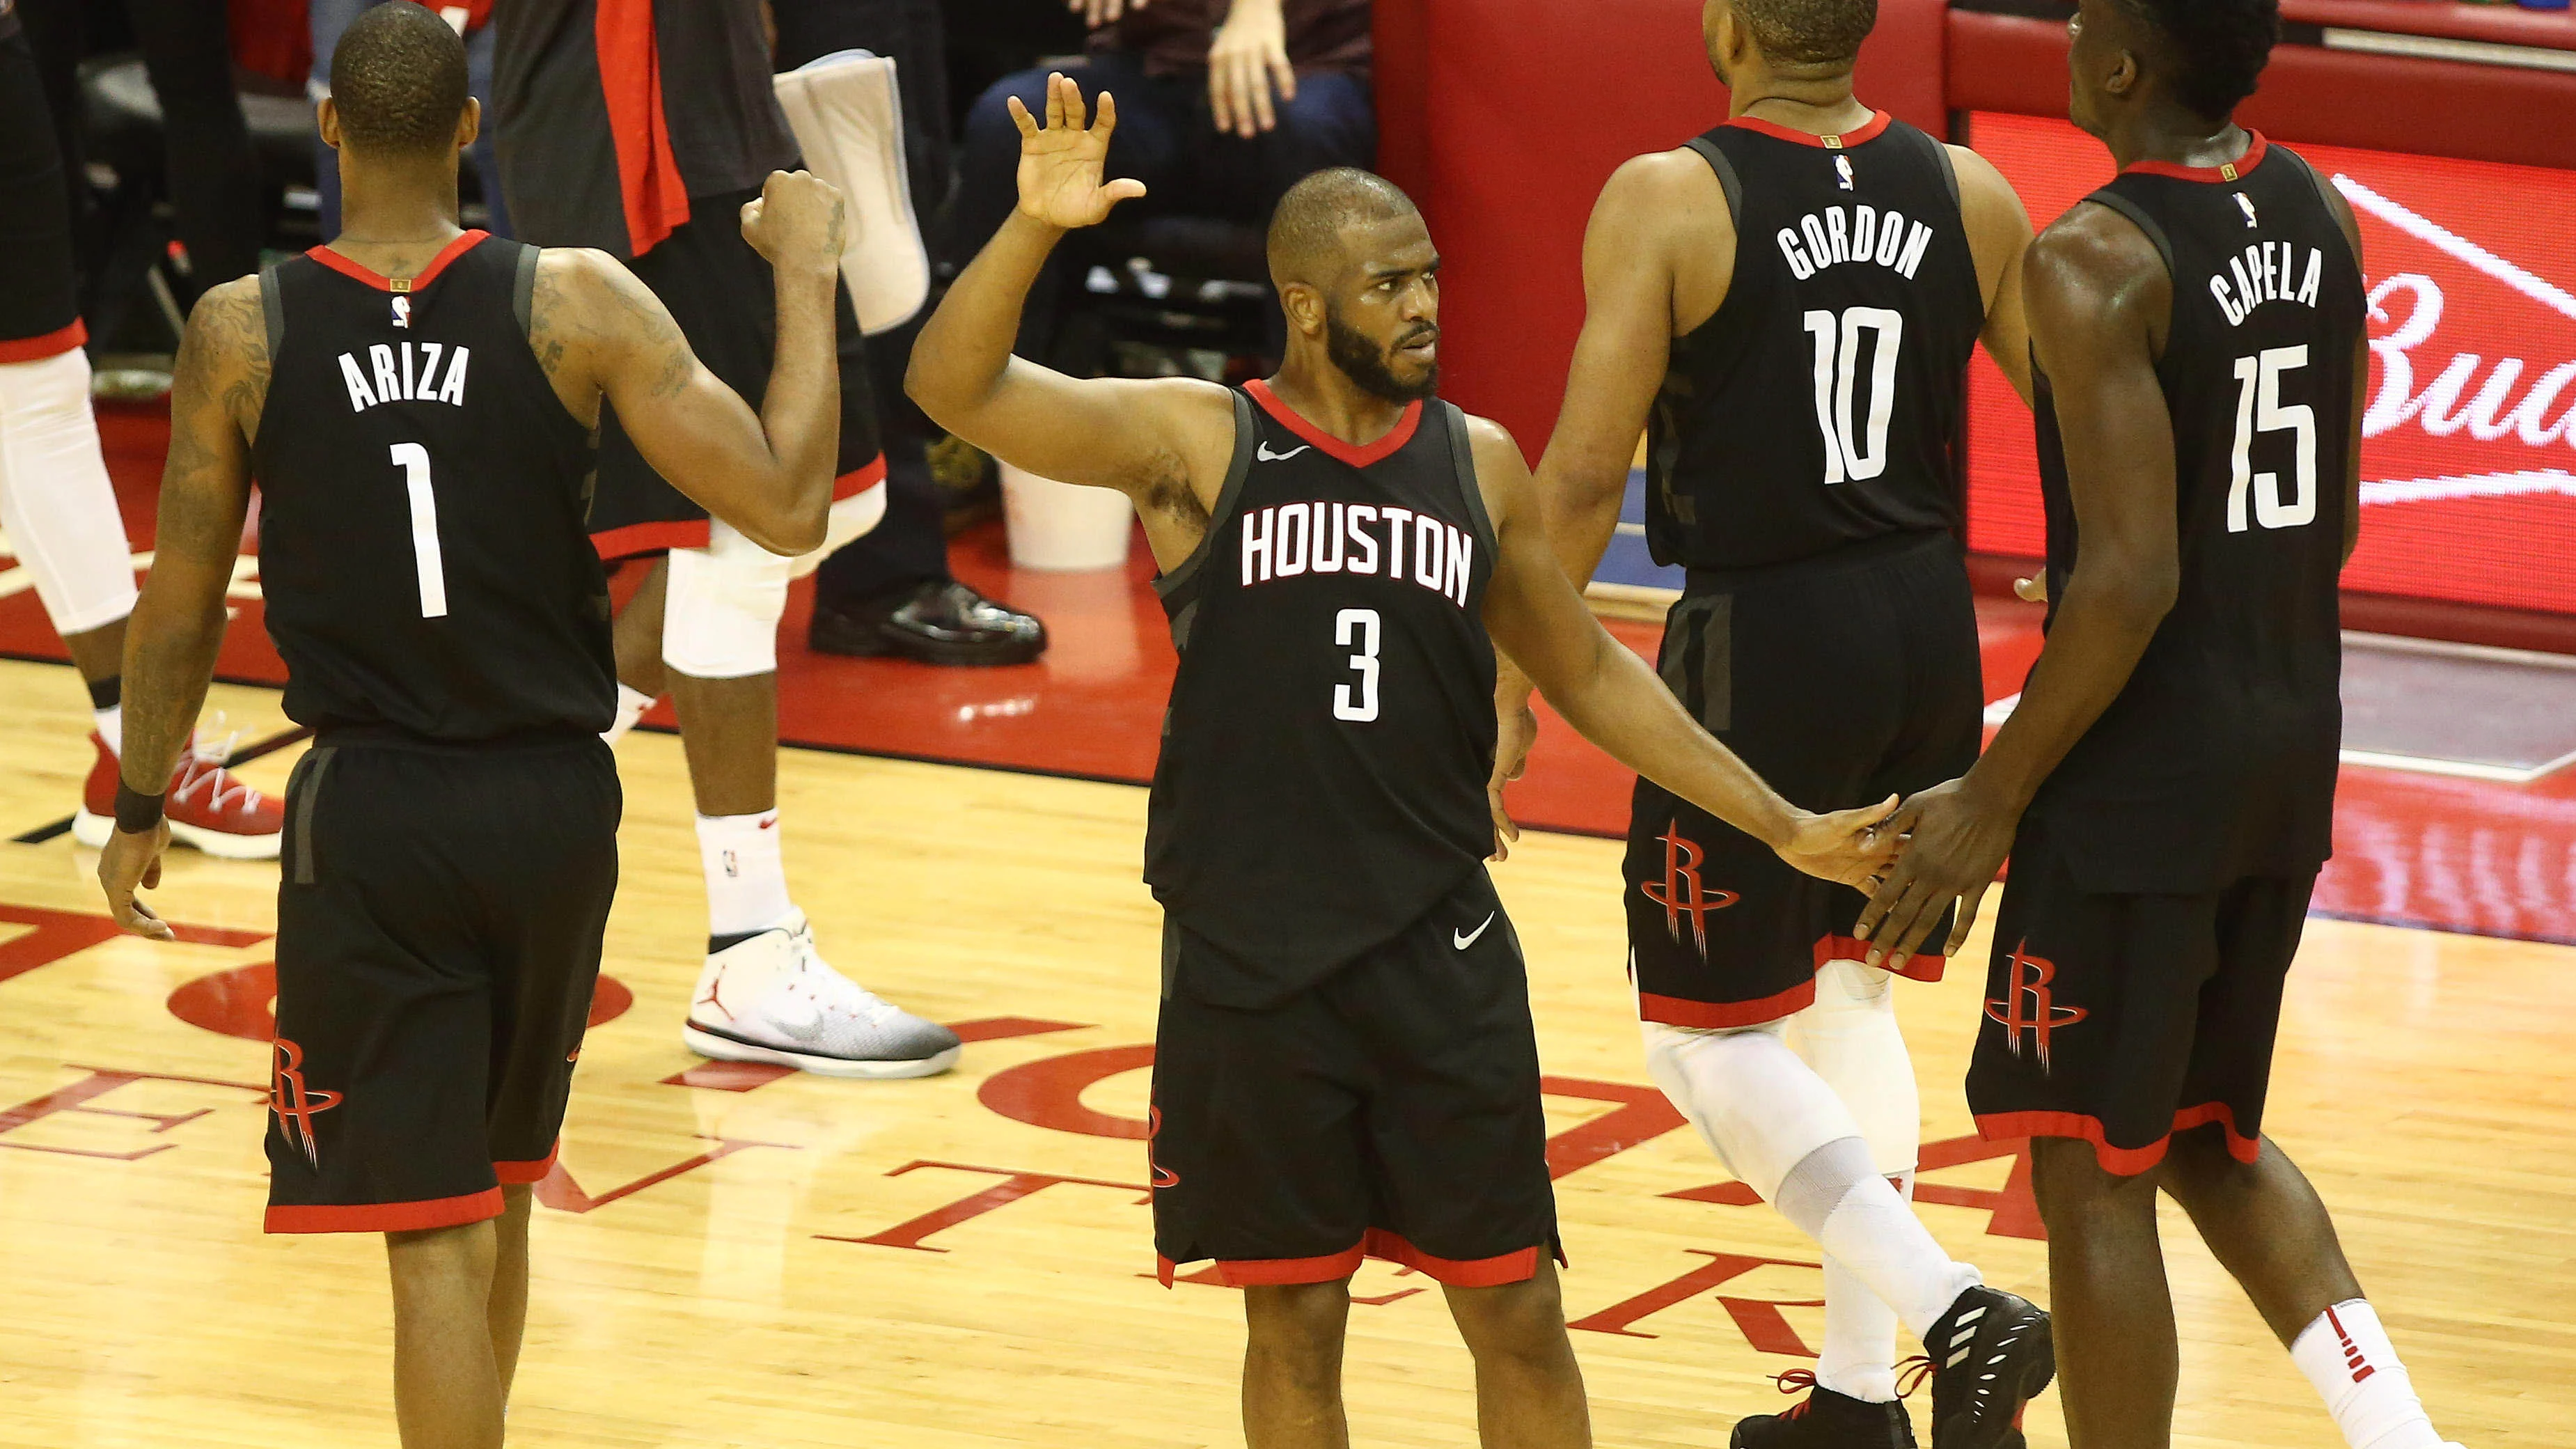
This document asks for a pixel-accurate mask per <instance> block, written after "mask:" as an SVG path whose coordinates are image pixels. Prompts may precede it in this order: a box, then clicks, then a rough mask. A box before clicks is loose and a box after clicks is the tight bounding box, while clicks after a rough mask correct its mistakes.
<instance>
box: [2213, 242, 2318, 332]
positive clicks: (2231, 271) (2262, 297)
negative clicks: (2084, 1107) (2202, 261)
mask: <svg viewBox="0 0 2576 1449" xmlns="http://www.w3.org/2000/svg"><path fill="white" fill-rule="evenodd" d="M2307 253H2308V265H2307V268H2306V280H2304V281H2302V282H2300V283H2299V284H2298V285H2297V286H2295V287H2293V286H2292V285H2291V283H2290V278H2292V277H2293V276H2297V275H2299V269H2298V267H2299V248H2298V247H2297V246H2295V245H2293V244H2292V243H2289V242H2256V243H2254V244H2253V245H2252V246H2249V247H2247V248H2246V249H2245V251H2244V254H2243V255H2241V256H2233V257H2229V258H2228V259H2227V270H2226V271H2225V272H2220V273H2216V274H2214V275H2213V276H2211V277H2210V279H2209V295H2211V296H2213V297H2215V298H2217V299H2218V310H2219V311H2221V312H2224V313H2226V314H2227V325H2228V326H2230V327H2242V326H2244V325H2245V319H2246V318H2248V317H2251V316H2253V315H2254V309H2255V308H2257V307H2260V306H2262V305H2263V304H2264V303H2266V302H2296V303H2298V304H2299V305H2300V306H2302V307H2313V306H2315V305H2317V292H2318V290H2319V289H2320V288H2321V287H2322V286H2323V285H2324V283H2325V276H2326V254H2325V253H2324V252H2322V251H2319V250H2318V249H2317V248H2315V247H2309V248H2308V249H2307Z"/></svg>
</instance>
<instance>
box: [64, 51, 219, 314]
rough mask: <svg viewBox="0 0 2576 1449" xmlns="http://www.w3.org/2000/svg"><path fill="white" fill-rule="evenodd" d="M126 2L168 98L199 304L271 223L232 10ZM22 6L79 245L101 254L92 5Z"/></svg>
mask: <svg viewBox="0 0 2576 1449" xmlns="http://www.w3.org/2000/svg"><path fill="white" fill-rule="evenodd" d="M124 8H125V11H126V14H127V16H128V17H129V18H130V19H131V20H132V22H133V29H134V42H135V45H136V47H137V48H138V49H140V50H141V51H142V53H143V67H144V72H145V74H147V75H148V76H150V77H151V80H152V90H153V93H154V94H155V95H157V96H158V97H159V98H160V102H161V139H162V145H163V147H164V149H165V152H166V155H167V158H168V159H167V162H166V164H165V166H164V168H163V179H164V184H165V185H166V186H167V187H168V188H169V195H170V203H171V206H172V208H173V209H174V210H175V211H176V212H177V213H178V222H179V226H178V231H179V241H180V244H181V245H183V246H185V247H186V248H187V251H188V264H189V271H188V275H187V278H186V281H187V285H188V288H189V295H188V296H187V297H186V298H185V299H184V300H186V301H188V302H191V303H193V302H194V301H195V294H196V293H201V292H203V291H204V290H205V289H206V288H208V287H211V286H214V285H215V284H216V283H218V282H229V281H231V280H232V279H233V278H235V277H239V276H245V275H247V274H249V273H251V272H253V271H256V270H258V269H259V248H260V242H261V241H262V240H263V239H264V238H265V237H266V235H267V232H268V205H267V201H266V199H265V198H264V197H263V196H262V195H261V193H260V183H259V165H258V161H257V159H256V158H255V157H254V156H253V155H252V152H251V144H250V128H249V126H248V124H247V123H245V122H244V121H243V119H242V110H241V99H240V97H238V96H236V95H235V94H234V93H233V71H232V39H231V34H230V30H229V27H228V17H227V15H226V12H225V8H224V6H223V5H222V4H220V3H218V0H125V6H124ZM18 10H19V13H20V14H21V15H22V16H23V17H24V19H25V22H26V34H27V39H28V41H29V43H30V44H32V45H33V46H34V47H35V51H36V57H37V64H38V68H39V72H40V74H41V76H42V79H43V83H44V88H45V103H46V105H47V107H48V108H49V109H51V110H52V112H53V118H54V134H55V135H56V136H57V137H58V138H59V139H60V141H61V144H62V147H63V152H64V157H63V159H64V162H65V165H64V168H63V170H64V177H65V182H66V184H67V185H68V186H69V188H70V201H71V207H72V219H73V221H72V225H73V235H74V237H75V238H76V239H77V240H78V243H79V245H78V247H77V249H76V254H77V255H79V256H82V257H95V256H97V255H99V253H100V250H101V247H100V245H99V236H98V230H97V223H96V219H95V218H94V217H93V216H92V215H91V210H92V208H91V205H90V194H89V184H88V166H87V164H86V160H85V157H84V155H83V150H82V145H81V134H82V127H81V93H80V83H79V79H78V74H77V69H76V68H77V67H78V65H79V63H80V61H81V60H82V59H83V58H84V56H85V55H86V54H87V53H88V51H89V49H90V46H89V31H90V16H89V15H88V13H87V11H88V6H87V4H86V0H21V3H20V5H19V6H18Z"/></svg>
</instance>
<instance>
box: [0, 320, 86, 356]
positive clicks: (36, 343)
mask: <svg viewBox="0 0 2576 1449" xmlns="http://www.w3.org/2000/svg"><path fill="white" fill-rule="evenodd" d="M88 341H89V324H88V323H86V322H83V321H82V320H81V319H79V318H78V317H74V318H73V319H72V320H71V325H70V326H68V327H57V328H55V329H54V330H53V331H51V332H47V333H44V334H42V335H40V336H36V337H12V338H10V339H9V340H8V341H6V342H0V364H7V363H12V362H41V361H43V360H44V359H46V358H48V357H60V356H62V355H63V354H64V353H66V352H69V351H71V350H72V349H73V348H75V347H79V346H81V345H83V344H85V343H87V342H88Z"/></svg>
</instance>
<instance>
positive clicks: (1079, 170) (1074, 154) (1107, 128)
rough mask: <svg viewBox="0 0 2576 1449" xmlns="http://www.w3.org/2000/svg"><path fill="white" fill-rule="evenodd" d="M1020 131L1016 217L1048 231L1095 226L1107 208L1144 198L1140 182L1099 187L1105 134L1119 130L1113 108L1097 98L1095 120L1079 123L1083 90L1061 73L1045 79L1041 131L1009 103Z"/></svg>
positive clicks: (1106, 98)
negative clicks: (1096, 116)
mask: <svg viewBox="0 0 2576 1449" xmlns="http://www.w3.org/2000/svg"><path fill="white" fill-rule="evenodd" d="M1010 106H1011V120H1012V122H1013V124H1015V125H1017V126H1018V127H1019V128H1020V212H1021V214H1022V215H1024V216H1027V217H1029V218H1031V219H1033V220H1036V221H1042V222H1045V223H1046V224H1047V225H1049V226H1052V227H1061V228H1063V229H1065V230H1068V231H1070V230H1072V229H1073V228H1075V227H1078V226H1096V225H1098V224H1099V223H1100V222H1101V220H1102V219H1103V218H1105V217H1107V216H1108V215H1109V208H1111V207H1113V206H1116V205H1117V204H1118V203H1120V202H1122V201H1127V200H1131V199H1133V198H1135V197H1139V196H1142V195H1144V194H1145V183H1144V182H1142V181H1135V180H1129V179H1125V178H1121V179H1119V180H1116V181H1112V182H1110V183H1108V184H1107V185H1105V186H1104V185H1102V184H1101V181H1100V168H1101V166H1102V165H1103V163H1105V162H1106V161H1107V160H1108V159H1109V135H1110V133H1111V132H1112V131H1115V130H1117V129H1118V103H1117V102H1116V101H1114V100H1112V99H1110V95H1109V92H1107V91H1102V92H1101V93H1100V117H1099V119H1098V120H1095V121H1093V122H1091V124H1090V125H1088V126H1086V125H1084V124H1083V105H1082V88H1081V87H1080V86H1077V85H1075V84H1074V83H1073V82H1072V81H1071V80H1069V79H1067V78H1066V77H1065V76H1064V75H1062V74H1061V73H1057V74H1050V75H1049V76H1048V77H1047V103H1046V126H1045V128H1044V129H1040V128H1039V126H1038V123H1037V120H1036V118H1034V117H1032V116H1031V115H1030V114H1029V108H1028V107H1026V106H1024V105H1021V104H1020V98H1019V97H1017V96H1013V97H1011V99H1010Z"/></svg>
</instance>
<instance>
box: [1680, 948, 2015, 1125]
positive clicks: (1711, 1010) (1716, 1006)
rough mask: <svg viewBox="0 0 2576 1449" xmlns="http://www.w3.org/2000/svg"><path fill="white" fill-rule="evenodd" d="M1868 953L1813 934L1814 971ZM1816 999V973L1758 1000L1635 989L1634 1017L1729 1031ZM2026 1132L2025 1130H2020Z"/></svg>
mask: <svg viewBox="0 0 2576 1449" xmlns="http://www.w3.org/2000/svg"><path fill="white" fill-rule="evenodd" d="M1868 957H1869V943H1868V942H1867V941H1855V940H1853V939H1852V938H1851V937H1849V936H1819V937H1817V938H1816V948H1815V960H1816V969H1817V970H1819V971H1822V970H1824V969H1825V963H1826V962H1828V961H1862V960H1866V959H1868ZM1948 964H1949V963H1948V961H1947V960H1946V959H1945V958H1943V957H1940V956H1932V955H1918V956H1916V957H1914V958H1913V959H1911V960H1909V961H1907V962H1906V963H1905V969H1904V970H1902V971H1899V972H1896V973H1894V974H1896V975H1899V976H1902V977H1904V978H1905V979H1906V980H1908V981H1938V980H1940V979H1941V973H1942V970H1943V969H1944V968H1945V967H1946V966H1947V965H1948ZM1815 1002H1816V982H1815V978H1814V977H1812V976H1811V977H1809V978H1808V979H1806V980H1804V981H1801V982H1799V983H1798V984H1797V985H1795V986H1792V987H1790V988H1789V989H1788V990H1786V991H1783V992H1781V993H1780V994H1779V995H1777V996H1765V997H1763V998H1761V999H1760V1000H1758V1001H1693V1000H1691V999H1689V998H1688V997H1682V996H1657V995H1655V994H1654V993H1653V992H1651V991H1640V992H1638V993H1637V1017H1638V1019H1639V1020H1641V1021H1651V1022H1654V1023H1655V1024H1657V1025H1659V1026H1681V1027H1689V1028H1691V1029H1692V1030H1694V1031H1732V1030H1734V1029H1735V1028H1737V1027H1741V1026H1760V1025H1762V1024H1764V1023H1765V1022H1773V1021H1778V1020H1779V1019H1780V1018H1782V1017H1784V1016H1795V1015H1797V1014H1798V1013H1799V1012H1802V1011H1804V1010H1806V1009H1807V1008H1808V1007H1810V1006H1813V1005H1814V1004H1815ZM2020 1135H2024V1136H2027V1135H2028V1134H2026V1133H2025V1134H2020Z"/></svg>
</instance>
